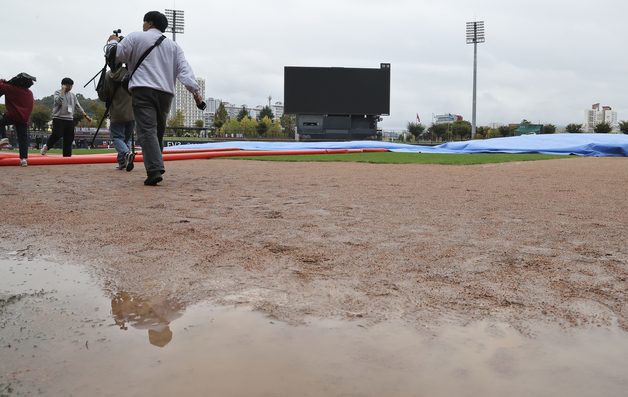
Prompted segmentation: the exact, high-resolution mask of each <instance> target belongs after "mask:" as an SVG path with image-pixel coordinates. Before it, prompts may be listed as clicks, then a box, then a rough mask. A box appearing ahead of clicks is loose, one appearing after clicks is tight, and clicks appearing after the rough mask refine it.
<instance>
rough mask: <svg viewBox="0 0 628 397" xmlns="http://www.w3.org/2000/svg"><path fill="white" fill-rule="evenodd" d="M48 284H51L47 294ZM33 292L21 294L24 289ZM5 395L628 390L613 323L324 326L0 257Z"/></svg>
mask: <svg viewBox="0 0 628 397" xmlns="http://www.w3.org/2000/svg"><path fill="white" fill-rule="evenodd" d="M42 290H43V293H42V292H41V291H42ZM20 294H22V295H20ZM9 296H18V297H21V299H19V300H17V301H14V302H12V303H10V304H8V305H6V306H4V307H3V308H0V395H2V394H3V393H4V394H7V395H10V396H11V395H18V393H19V395H24V394H40V393H41V394H43V395H51V396H59V395H64V396H87V395H89V396H145V395H186V396H187V395H189V396H197V395H199V396H201V395H202V396H205V395H215V396H243V395H246V396H384V395H385V396H435V395H465V396H497V395H500V396H501V395H509V396H531V395H534V396H558V395H561V396H562V395H571V396H591V395H605V396H613V395H617V396H625V395H626V394H625V391H626V390H628V371H626V368H627V367H628V336H627V335H626V333H624V332H622V331H620V330H618V329H617V328H613V327H602V328H596V329H591V330H575V331H572V332H570V333H568V334H565V333H564V332H558V331H552V330H549V329H548V330H545V332H543V333H542V334H539V335H542V336H540V337H538V338H536V339H528V338H525V337H522V336H521V335H520V334H519V333H518V332H517V331H515V330H514V329H512V328H511V327H509V326H507V325H505V324H491V323H477V324H474V325H471V326H467V327H460V326H444V327H442V328H439V330H438V333H437V336H429V335H430V333H419V332H417V331H416V330H415V329H414V328H412V327H407V326H404V325H403V324H399V323H385V324H379V325H376V326H372V327H370V326H365V325H364V324H362V323H360V322H344V321H332V320H324V321H314V320H312V322H311V323H310V324H309V325H308V326H298V327H294V326H289V325H287V324H284V323H281V322H279V321H276V320H273V319H271V318H268V317H265V316H264V315H262V314H260V313H256V312H251V311H250V310H249V309H244V308H238V309H233V308H224V307H217V306H214V305H211V304H207V303H205V304H198V305H194V306H189V307H183V306H182V305H180V304H179V303H178V302H177V301H176V299H175V298H174V297H168V296H158V297H151V298H146V297H138V296H135V295H134V294H133V293H131V292H126V291H120V292H117V293H115V294H114V296H111V297H106V296H105V295H104V293H103V292H102V291H101V289H100V287H99V286H98V285H97V284H96V282H94V281H93V280H91V279H90V277H89V276H88V275H86V274H85V273H83V272H82V271H81V269H80V268H79V267H75V266H68V265H66V266H61V265H57V264H53V263H48V262H43V261H18V260H4V261H2V260H0V298H1V299H6V298H8V297H9Z"/></svg>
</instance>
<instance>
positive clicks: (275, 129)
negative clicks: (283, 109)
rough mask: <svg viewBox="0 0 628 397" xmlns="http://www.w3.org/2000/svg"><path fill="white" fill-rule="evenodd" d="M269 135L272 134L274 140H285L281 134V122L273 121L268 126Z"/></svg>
mask: <svg viewBox="0 0 628 397" xmlns="http://www.w3.org/2000/svg"><path fill="white" fill-rule="evenodd" d="M269 120H270V119H269ZM267 134H270V137H272V138H283V137H284V135H283V134H282V133H281V123H280V122H279V120H271V121H270V124H269V125H268V132H267ZM267 136H269V135H267Z"/></svg>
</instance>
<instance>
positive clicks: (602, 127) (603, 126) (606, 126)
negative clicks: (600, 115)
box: [593, 121, 613, 134]
mask: <svg viewBox="0 0 628 397" xmlns="http://www.w3.org/2000/svg"><path fill="white" fill-rule="evenodd" d="M593 132H595V133H596V134H610V133H611V132H613V127H612V126H611V124H610V123H609V122H607V121H603V122H601V123H598V124H596V125H595V127H593Z"/></svg>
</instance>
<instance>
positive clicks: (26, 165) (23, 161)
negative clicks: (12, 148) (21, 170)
mask: <svg viewBox="0 0 628 397" xmlns="http://www.w3.org/2000/svg"><path fill="white" fill-rule="evenodd" d="M20 165H21V166H22V167H28V164H27V163H26V159H21V160H20Z"/></svg>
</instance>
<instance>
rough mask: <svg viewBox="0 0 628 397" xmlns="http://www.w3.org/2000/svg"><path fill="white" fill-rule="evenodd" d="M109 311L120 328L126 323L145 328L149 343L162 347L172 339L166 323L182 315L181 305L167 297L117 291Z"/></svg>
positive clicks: (124, 326)
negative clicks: (148, 296)
mask: <svg viewBox="0 0 628 397" xmlns="http://www.w3.org/2000/svg"><path fill="white" fill-rule="evenodd" d="M111 313H112V314H113V319H114V321H115V323H116V325H118V326H120V329H121V330H125V331H126V330H127V329H128V327H127V326H126V324H130V325H131V326H132V327H133V328H136V329H146V330H148V340H149V341H150V344H151V345H155V346H158V347H164V346H166V345H167V344H168V343H169V342H170V341H171V340H172V331H171V330H170V327H169V326H168V325H169V324H170V322H172V321H174V320H176V319H178V318H179V317H181V316H182V315H183V306H182V305H180V304H179V303H178V302H176V301H175V300H173V299H170V298H168V297H162V296H158V297H153V298H145V297H141V296H135V295H133V294H129V293H127V292H118V293H117V294H116V295H115V296H114V297H113V299H111Z"/></svg>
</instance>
